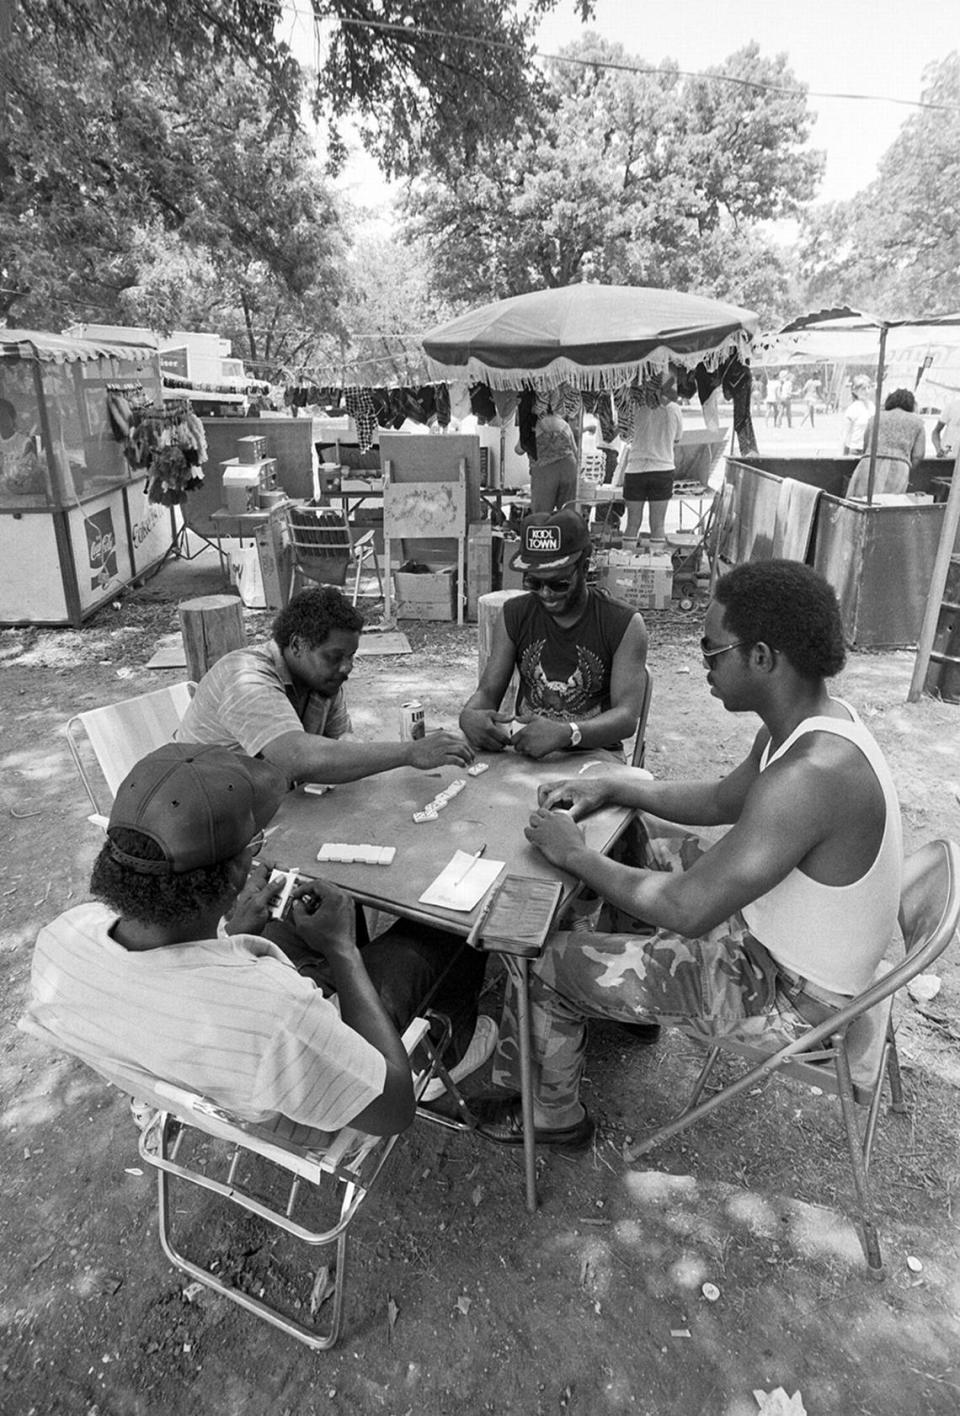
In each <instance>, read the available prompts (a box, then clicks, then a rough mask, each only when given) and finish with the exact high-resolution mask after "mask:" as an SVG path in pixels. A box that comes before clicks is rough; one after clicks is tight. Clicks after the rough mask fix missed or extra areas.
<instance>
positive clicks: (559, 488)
mask: <svg viewBox="0 0 960 1416" xmlns="http://www.w3.org/2000/svg"><path fill="white" fill-rule="evenodd" d="M534 434H535V437H536V443H537V455H536V457H535V458H530V510H531V511H554V510H559V508H560V507H562V506H565V505H566V504H567V502H572V501H575V500H576V496H577V474H578V472H579V470H580V469H579V460H578V457H577V442H576V439H575V438H574V436H573V431H572V429H571V427H570V424H569V423H568V422H567V421H566V419H565V418H561V417H560V415H559V413H554V412H552V411H551V410H550V409H549V408H548V410H547V412H546V413H541V414H540V416H539V417H538V419H537V422H536V428H535V430H534Z"/></svg>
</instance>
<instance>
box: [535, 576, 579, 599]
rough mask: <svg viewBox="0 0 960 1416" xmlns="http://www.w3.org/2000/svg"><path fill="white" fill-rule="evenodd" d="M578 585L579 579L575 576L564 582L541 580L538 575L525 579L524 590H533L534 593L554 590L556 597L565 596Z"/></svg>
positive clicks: (567, 577) (566, 578) (565, 578)
mask: <svg viewBox="0 0 960 1416" xmlns="http://www.w3.org/2000/svg"><path fill="white" fill-rule="evenodd" d="M576 583H577V577H576V576H575V575H570V576H566V577H564V579H563V580H541V579H540V577H539V576H538V575H525V576H524V577H523V588H524V590H533V591H534V593H538V592H539V591H541V590H552V591H553V593H554V594H555V595H565V594H566V593H567V591H568V590H569V589H571V587H572V586H574V585H575V584H576Z"/></svg>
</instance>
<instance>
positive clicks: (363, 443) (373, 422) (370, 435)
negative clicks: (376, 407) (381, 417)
mask: <svg viewBox="0 0 960 1416" xmlns="http://www.w3.org/2000/svg"><path fill="white" fill-rule="evenodd" d="M344 402H345V403H346V406H347V413H348V414H349V416H350V417H351V418H352V419H353V422H354V425H355V427H356V429H357V442H358V443H359V444H360V451H361V452H369V451H370V449H371V448H372V447H373V445H374V442H375V440H376V435H377V417H376V414H375V413H374V411H373V399H372V397H371V395H370V390H369V389H368V388H347V389H344Z"/></svg>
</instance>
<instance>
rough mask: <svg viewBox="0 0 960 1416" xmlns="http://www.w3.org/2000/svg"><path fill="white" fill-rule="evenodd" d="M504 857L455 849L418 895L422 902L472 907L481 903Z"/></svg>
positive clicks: (502, 865) (470, 908) (445, 908)
mask: <svg viewBox="0 0 960 1416" xmlns="http://www.w3.org/2000/svg"><path fill="white" fill-rule="evenodd" d="M505 864H506V862H505V861H502V860H488V858H487V857H486V856H481V857H480V859H479V860H477V859H476V858H475V857H474V856H472V855H471V854H470V852H469V851H457V852H456V853H455V854H454V857H453V859H452V860H451V861H450V863H449V865H447V866H446V867H445V869H444V870H442V871H441V872H440V874H439V875H438V876H437V878H436V880H434V881H433V882H432V883H431V884H430V885H428V886H427V888H426V890H424V892H423V894H422V895H421V896H420V903H421V905H437V906H438V907H439V908H440V909H442V910H472V909H473V907H474V905H477V904H479V903H480V901H481V900H482V899H483V897H484V895H485V894H486V893H487V891H488V890H489V889H490V886H491V885H492V884H493V882H494V881H495V880H496V878H497V876H498V875H499V874H500V872H501V870H502V869H503V867H504V865H505Z"/></svg>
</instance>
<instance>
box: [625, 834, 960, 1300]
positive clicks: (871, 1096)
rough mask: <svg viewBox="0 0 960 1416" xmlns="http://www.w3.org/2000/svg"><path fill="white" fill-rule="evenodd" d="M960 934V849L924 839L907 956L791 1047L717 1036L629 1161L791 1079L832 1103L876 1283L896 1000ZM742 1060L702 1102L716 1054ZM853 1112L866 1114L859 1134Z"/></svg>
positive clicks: (896, 1107) (895, 1071)
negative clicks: (880, 1170) (879, 1144)
mask: <svg viewBox="0 0 960 1416" xmlns="http://www.w3.org/2000/svg"><path fill="white" fill-rule="evenodd" d="M958 926H960V847H958V846H957V845H956V843H955V842H953V841H945V840H938V841H930V842H928V843H927V844H926V845H924V846H921V847H920V849H919V850H917V851H914V852H913V854H912V855H910V856H908V857H907V859H906V861H905V862H904V872H903V885H902V890H901V895H900V929H901V932H902V934H903V943H904V949H905V958H904V960H903V962H902V963H900V964H897V965H896V966H895V967H893V968H891V969H890V971H889V972H888V973H886V974H884V975H883V976H882V977H881V978H879V979H877V980H875V981H874V982H873V983H871V985H870V986H869V988H866V989H864V991H863V992H862V993H860V994H859V995H858V996H857V997H856V998H853V999H851V1001H850V1002H849V1003H848V1004H847V1006H846V1007H845V1008H841V1009H839V1010H838V1011H837V1012H836V1013H835V1014H833V1015H832V1016H831V1017H830V1018H827V1019H826V1020H825V1021H824V1022H822V1023H818V1024H817V1025H816V1026H815V1027H811V1028H810V1030H809V1031H808V1032H806V1033H804V1034H803V1036H802V1037H800V1038H797V1039H796V1040H795V1041H794V1042H791V1043H788V1044H787V1045H786V1046H785V1047H781V1048H780V1049H779V1050H778V1051H776V1052H773V1053H768V1054H764V1053H763V1052H762V1050H761V1048H760V1047H759V1046H758V1045H751V1044H749V1043H745V1042H743V1041H741V1040H739V1039H734V1038H729V1039H728V1038H722V1039H719V1040H718V1041H717V1043H716V1045H715V1046H713V1047H711V1048H710V1051H709V1053H708V1056H707V1060H706V1062H705V1063H704V1066H703V1069H702V1070H701V1072H700V1075H699V1077H698V1078H697V1081H696V1085H695V1087H694V1091H693V1095H692V1096H691V1098H690V1101H689V1102H688V1104H687V1106H686V1108H685V1109H684V1111H683V1112H681V1114H680V1115H679V1116H678V1117H677V1118H676V1120H674V1121H671V1122H669V1123H668V1124H667V1125H665V1126H661V1127H660V1128H659V1129H658V1130H656V1131H654V1132H653V1133H652V1135H650V1136H647V1137H646V1138H645V1139H644V1140H642V1141H640V1142H638V1143H635V1144H634V1145H632V1146H631V1147H630V1148H629V1150H628V1152H627V1159H628V1160H630V1161H633V1160H636V1159H638V1158H639V1157H640V1156H641V1155H645V1154H646V1153H647V1152H648V1151H650V1150H652V1149H653V1147H654V1146H657V1145H659V1144H660V1143H661V1142H663V1141H666V1140H669V1139H670V1138H671V1137H673V1136H675V1135H676V1134H677V1133H678V1132H679V1131H682V1130H685V1129H686V1127H687V1126H690V1125H692V1124H693V1122H695V1121H699V1120H700V1119H701V1118H702V1117H704V1116H707V1115H709V1114H710V1113H711V1112H712V1111H715V1110H716V1109H717V1108H718V1107H719V1106H721V1105H723V1103H724V1102H725V1101H728V1100H730V1099H731V1098H732V1097H734V1096H739V1095H740V1094H741V1093H742V1092H745V1091H750V1090H752V1089H753V1088H755V1087H756V1086H757V1085H758V1083H764V1082H766V1081H767V1080H769V1078H770V1077H772V1076H777V1077H788V1078H792V1079H793V1080H795V1081H800V1082H803V1083H805V1084H806V1085H807V1086H810V1087H815V1088H817V1089H818V1091H819V1092H821V1093H827V1094H832V1095H834V1096H837V1097H839V1099H840V1109H841V1113H842V1116H843V1124H844V1130H845V1132H846V1139H847V1147H848V1150H849V1155H850V1164H851V1167H852V1170H853V1183H854V1189H855V1192H856V1199H857V1213H858V1219H859V1226H860V1240H861V1243H862V1245H863V1251H864V1254H865V1256H866V1260H867V1264H868V1266H869V1269H870V1272H871V1274H872V1275H873V1276H874V1277H876V1278H881V1277H882V1276H883V1264H882V1260H881V1257H880V1243H879V1239H878V1236H877V1228H876V1223H875V1221H874V1218H873V1205H872V1200H871V1196H870V1188H869V1169H870V1157H871V1153H872V1150H873V1143H874V1139H875V1136H876V1130H877V1122H878V1120H879V1115H880V1104H881V1100H882V1095H883V1083H884V1077H885V1076H886V1077H887V1079H888V1080H889V1084H890V1096H891V1105H890V1109H891V1110H892V1111H895V1112H904V1111H905V1110H906V1107H905V1105H904V1100H903V1088H902V1085H901V1080H900V1063H899V1058H898V1056H897V1044H896V1038H895V1035H894V1025H893V1017H892V1004H893V998H894V995H895V994H896V993H897V992H898V991H899V990H900V989H901V988H903V987H904V986H905V985H906V984H907V983H909V981H910V979H912V978H914V977H916V975H917V974H920V973H924V972H926V971H927V970H928V969H929V968H930V966H931V964H933V963H934V962H935V960H936V959H938V958H939V957H940V955H941V954H942V953H943V951H944V950H945V949H946V948H947V946H948V945H949V944H950V942H951V941H952V940H953V939H954V937H955V936H956V933H957V928H958ZM724 1052H726V1053H732V1054H734V1055H736V1056H738V1057H742V1058H745V1059H746V1060H747V1061H749V1062H750V1063H751V1064H752V1065H751V1066H750V1068H749V1070H747V1071H746V1072H744V1073H743V1074H742V1075H740V1076H739V1077H737V1078H736V1080H734V1081H732V1082H729V1083H728V1084H727V1085H726V1086H724V1087H722V1088H721V1089H720V1090H719V1091H717V1092H715V1093H714V1094H713V1095H712V1096H709V1097H708V1098H707V1099H706V1100H704V1101H701V1100H700V1098H701V1097H702V1095H703V1092H704V1089H705V1088H706V1085H707V1082H708V1080H709V1078H710V1075H711V1073H712V1071H713V1068H714V1065H715V1063H716V1061H717V1059H718V1058H719V1057H720V1055H721V1053H724ZM858 1108H859V1110H860V1111H861V1112H862V1113H864V1114H865V1115H864V1121H863V1124H862V1127H861V1124H860V1121H859V1119H858Z"/></svg>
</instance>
